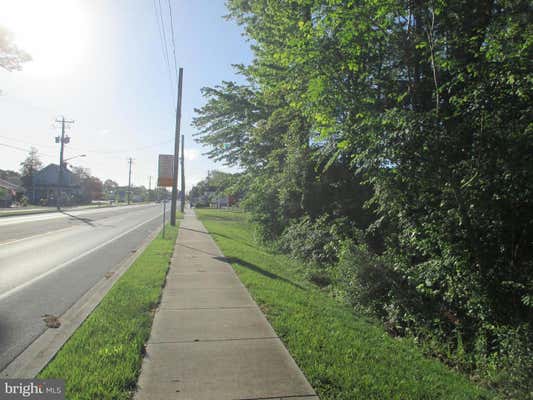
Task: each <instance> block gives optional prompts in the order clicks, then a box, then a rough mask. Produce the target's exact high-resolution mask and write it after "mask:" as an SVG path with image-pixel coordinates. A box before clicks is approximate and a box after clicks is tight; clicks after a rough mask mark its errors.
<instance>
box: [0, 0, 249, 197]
mask: <svg viewBox="0 0 533 400" xmlns="http://www.w3.org/2000/svg"><path fill="white" fill-rule="evenodd" d="M159 2H160V4H161V10H162V16H163V18H164V24H165V28H166V36H167V41H168V43H167V44H168V51H169V57H170V67H171V68H172V71H171V74H170V76H169V69H168V66H167V63H166V60H165V57H164V56H163V50H162V44H161V39H160V33H159V31H158V29H159V25H158V19H157V18H159V16H158V15H157V14H156V11H155V9H154V1H153V0H47V1H46V2H45V1H42V0H31V1H30V0H2V1H1V2H0V25H2V26H4V27H6V28H8V29H9V30H10V31H11V32H12V33H13V34H14V40H15V43H16V44H17V45H19V47H21V48H23V49H25V50H26V51H28V52H29V53H30V54H31V55H32V57H33V60H32V61H30V62H28V63H26V64H24V69H23V71H21V72H7V71H4V70H3V69H2V70H0V90H1V91H2V94H1V95H0V144H3V145H9V146H12V147H6V146H3V145H0V169H18V165H19V163H20V162H21V161H22V160H23V159H24V157H25V156H26V154H25V152H24V151H23V150H18V149H14V148H13V147H17V148H21V149H27V148H29V147H30V146H31V145H34V146H35V147H37V148H38V149H39V151H40V154H41V158H42V161H43V162H44V163H45V164H46V163H49V162H55V163H57V158H58V152H59V149H58V145H56V144H55V143H54V137H55V136H56V135H58V133H59V126H58V125H57V124H54V120H55V119H56V118H57V117H58V116H60V115H65V116H66V117H67V118H68V119H73V120H75V121H76V122H75V123H74V124H73V125H72V127H71V129H70V130H69V131H68V132H67V134H68V135H69V136H70V137H71V143H70V144H69V145H68V146H67V148H66V153H65V156H66V157H72V156H76V155H78V154H82V153H85V154H87V157H86V158H80V159H77V160H73V161H72V163H73V165H79V166H83V167H87V168H89V169H90V170H91V172H92V174H93V175H95V176H98V177H99V178H101V179H107V178H110V179H113V180H116V181H118V182H119V183H120V184H127V179H128V163H127V158H128V157H130V156H131V157H133V158H134V159H135V161H134V165H133V181H134V184H135V185H145V186H148V177H149V176H152V177H153V178H152V179H153V180H152V182H154V180H155V179H156V178H155V176H156V173H157V156H158V154H164V153H171V152H172V151H173V134H174V125H175V114H174V110H175V102H176V82H175V75H174V70H173V68H174V61H173V55H172V54H173V53H172V42H171V38H170V21H169V7H168V0H155V4H156V5H157V6H158V5H159ZM170 2H171V4H172V13H173V19H174V40H175V45H176V58H177V64H178V67H180V66H181V67H183V68H184V84H183V109H182V134H184V135H185V142H186V146H185V147H186V149H187V152H186V157H185V159H186V169H185V170H186V182H187V187H188V188H190V187H191V185H192V184H194V183H196V182H198V181H199V180H201V179H203V178H204V177H205V176H206V175H207V171H208V170H211V169H220V170H227V171H228V170H229V169H228V168H225V167H224V166H222V165H217V164H214V163H213V162H211V161H210V160H209V159H207V157H205V156H203V155H202V153H203V152H205V151H206V149H202V148H201V147H200V146H199V145H198V144H196V143H194V141H193V139H192V135H193V133H194V132H195V130H194V128H193V127H191V121H192V118H193V117H194V108H197V107H200V106H201V105H202V104H203V103H204V99H203V98H202V96H201V93H200V89H201V88H202V87H204V86H213V85H215V84H217V83H219V82H220V81H222V80H237V81H239V80H240V77H238V76H236V75H235V73H234V70H233V69H232V67H231V64H237V63H248V62H250V61H251V59H252V54H251V51H250V46H249V43H247V42H246V40H245V38H243V37H242V36H241V28H240V27H239V26H237V25H236V24H235V23H234V22H233V21H227V20H225V19H224V18H223V15H225V14H226V9H225V6H224V1H223V0H170Z"/></svg>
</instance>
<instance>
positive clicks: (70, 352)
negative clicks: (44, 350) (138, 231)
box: [38, 216, 179, 400]
mask: <svg viewBox="0 0 533 400" xmlns="http://www.w3.org/2000/svg"><path fill="white" fill-rule="evenodd" d="M178 217H179V216H178ZM177 236H178V227H172V226H167V228H166V234H165V239H162V237H161V234H159V236H158V237H157V238H156V239H155V240H154V241H153V242H152V243H151V244H150V245H149V246H148V247H147V248H146V250H145V251H144V252H143V253H142V254H141V255H140V256H139V258H138V259H137V260H136V261H135V262H134V263H133V265H132V266H131V267H130V268H129V269H128V271H126V272H125V273H124V275H123V276H122V277H121V278H120V279H119V280H118V281H117V282H116V283H115V285H114V286H113V287H112V288H111V290H110V291H109V292H108V293H107V295H106V296H105V297H104V298H103V299H102V301H101V303H100V304H99V305H98V307H97V308H96V309H95V310H94V312H93V313H92V314H91V315H90V316H89V317H88V318H87V319H86V320H85V321H84V322H83V324H82V325H81V327H80V328H79V329H78V330H77V331H76V332H75V333H74V334H73V335H72V337H71V338H70V339H69V340H68V341H67V342H66V343H65V345H64V346H63V347H62V348H61V350H60V351H59V352H58V353H57V354H56V355H55V357H54V359H53V360H52V361H51V362H50V363H49V364H48V365H47V366H46V368H45V369H44V370H43V371H42V372H41V373H40V374H39V376H38V377H39V378H41V379H51V378H59V379H64V380H65V382H66V391H67V393H66V396H67V398H69V399H79V400H81V399H86V400H94V399H131V397H132V392H133V391H134V390H135V388H136V386H137V379H138V377H139V373H140V371H141V364H142V358H143V352H144V345H145V343H146V342H147V341H148V337H149V336H150V329H151V326H152V319H153V317H154V310H155V308H156V307H157V305H158V303H159V298H160V296H161V289H162V287H163V284H164V282H165V276H166V273H167V270H168V266H169V263H170V258H171V257H172V252H173V250H174V243H175V242H176V237H177Z"/></svg>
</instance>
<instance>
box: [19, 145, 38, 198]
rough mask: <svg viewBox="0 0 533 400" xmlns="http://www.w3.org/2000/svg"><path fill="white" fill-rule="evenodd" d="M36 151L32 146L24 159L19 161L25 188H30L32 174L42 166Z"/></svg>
mask: <svg viewBox="0 0 533 400" xmlns="http://www.w3.org/2000/svg"><path fill="white" fill-rule="evenodd" d="M38 153H39V152H38V150H37V149H36V148H35V147H32V148H31V149H30V152H29V154H28V156H27V157H26V159H25V160H24V161H23V162H21V163H20V175H21V180H22V185H23V186H24V187H25V188H26V189H27V190H30V189H31V187H32V185H33V175H34V174H35V172H37V171H39V170H40V169H41V167H42V166H43V163H42V162H41V159H40V158H39V154H38Z"/></svg>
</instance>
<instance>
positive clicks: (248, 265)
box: [215, 257, 307, 290]
mask: <svg viewBox="0 0 533 400" xmlns="http://www.w3.org/2000/svg"><path fill="white" fill-rule="evenodd" d="M215 258H216V259H217V260H220V261H225V262H228V263H230V264H233V263H235V264H239V265H242V266H243V267H244V268H248V269H249V270H251V271H254V272H257V273H258V274H261V275H263V276H266V277H267V278H270V279H276V280H280V281H283V282H286V283H288V284H289V285H292V286H294V287H296V288H298V289H301V290H307V289H306V288H304V287H303V286H300V285H299V284H297V283H295V282H293V281H291V280H289V279H286V278H284V277H282V276H279V275H276V274H274V273H272V272H270V271H267V270H264V269H263V268H260V267H258V266H257V265H255V264H252V263H249V262H246V261H243V260H241V259H240V258H237V257H215Z"/></svg>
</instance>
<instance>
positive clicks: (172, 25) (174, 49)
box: [167, 0, 178, 82]
mask: <svg viewBox="0 0 533 400" xmlns="http://www.w3.org/2000/svg"><path fill="white" fill-rule="evenodd" d="M167 2H168V11H169V13H170V31H171V33H172V54H174V73H175V74H176V82H177V81H178V62H177V61H176V42H175V41H174V21H173V19H172V6H171V5H170V0H167Z"/></svg>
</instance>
